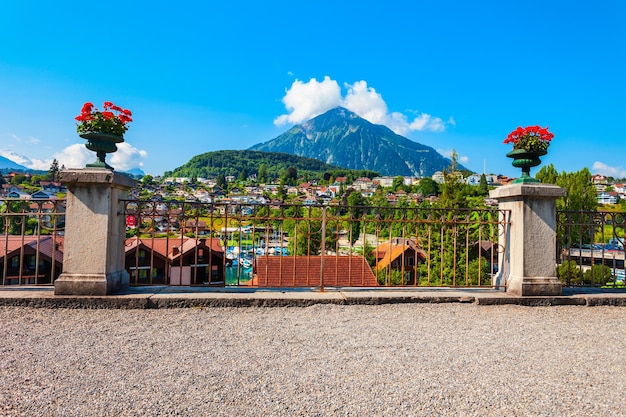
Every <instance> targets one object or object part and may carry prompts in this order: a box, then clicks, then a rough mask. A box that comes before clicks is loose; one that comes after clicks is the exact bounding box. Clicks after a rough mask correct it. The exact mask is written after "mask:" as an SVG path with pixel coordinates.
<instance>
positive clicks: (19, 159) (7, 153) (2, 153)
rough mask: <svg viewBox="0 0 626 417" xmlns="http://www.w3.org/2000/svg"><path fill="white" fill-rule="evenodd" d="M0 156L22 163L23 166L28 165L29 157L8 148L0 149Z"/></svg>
mask: <svg viewBox="0 0 626 417" xmlns="http://www.w3.org/2000/svg"><path fill="white" fill-rule="evenodd" d="M0 156H3V157H5V158H6V159H9V160H11V161H13V162H15V163H16V164H20V165H24V166H25V167H28V166H29V165H30V159H28V158H27V157H25V156H23V155H19V154H16V153H15V152H13V151H11V150H9V149H0Z"/></svg>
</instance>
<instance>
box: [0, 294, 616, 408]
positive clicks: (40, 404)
mask: <svg viewBox="0 0 626 417" xmlns="http://www.w3.org/2000/svg"><path fill="white" fill-rule="evenodd" d="M0 323H1V328H0V415H5V416H13V415H27V416H48V415H50V416H57V415H59V416H137V415H149V416H160V415H183V416H197V415H223V416H293V415H305V416H328V415H339V416H344V415H345V416H448V415H449V416H624V415H626V309H623V308H616V307H532V308H529V307H520V306H497V307H485V306H476V305H466V304H463V305H461V304H438V305H432V304H395V305H393V304H388V305H377V306H357V305H353V306H338V305H316V306H312V307H307V308H293V307H292V308H252V307H251V308H209V309H193V308H189V309H174V310H66V309H31V308H25V307H22V308H20V307H6V308H0Z"/></svg>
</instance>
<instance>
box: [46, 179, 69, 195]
mask: <svg viewBox="0 0 626 417" xmlns="http://www.w3.org/2000/svg"><path fill="white" fill-rule="evenodd" d="M39 185H40V186H41V189H42V190H44V191H46V192H48V193H52V194H55V193H64V192H66V191H67V190H66V189H65V186H64V185H63V184H62V183H60V182H56V181H39Z"/></svg>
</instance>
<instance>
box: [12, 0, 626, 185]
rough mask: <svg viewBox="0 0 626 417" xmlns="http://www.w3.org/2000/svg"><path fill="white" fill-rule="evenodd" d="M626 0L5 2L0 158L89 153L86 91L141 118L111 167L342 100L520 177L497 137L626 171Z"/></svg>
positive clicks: (170, 165)
mask: <svg viewBox="0 0 626 417" xmlns="http://www.w3.org/2000/svg"><path fill="white" fill-rule="evenodd" d="M625 19H626V2H623V1H621V0H608V1H605V2H595V3H593V4H592V3H591V2H584V3H582V4H576V3H571V2H564V1H549V0H547V1H546V0H544V1H534V0H530V1H528V0H524V1H506V2H503V1H476V2H466V1H436V2H424V1H408V0H407V1H394V0H388V1H385V2H374V1H368V0H365V1H358V2H356V1H341V0H334V1H325V0H324V1H316V2H297V1H266V2H257V1H255V2H250V1H230V2H220V3H217V2H214V1H179V2H165V1H150V2H147V1H130V2H85V1H81V2H78V1H74V0H67V1H64V2H50V1H39V0H35V1H29V2H22V1H8V2H3V3H2V5H0V37H1V39H2V42H1V43H0V155H3V156H5V157H8V158H10V159H12V160H14V161H16V162H18V163H21V164H23V165H26V166H29V167H34V168H38V169H47V168H48V167H49V166H50V162H51V160H52V159H53V158H57V159H58V160H59V161H60V162H61V163H63V164H64V165H65V166H66V167H68V168H70V167H82V166H84V164H85V163H86V162H91V161H92V160H94V159H95V155H94V154H93V153H91V152H89V151H87V150H86V149H85V147H84V140H83V139H81V138H80V137H79V136H78V135H77V133H76V125H75V121H74V117H75V116H76V115H78V113H79V112H80V108H81V107H82V104H83V103H84V102H85V101H91V102H93V103H95V104H96V106H98V107H100V106H101V105H102V102H103V101H112V102H114V103H115V104H117V105H119V106H121V107H124V108H127V109H130V110H132V111H133V118H134V122H133V123H131V124H130V125H129V130H128V132H127V133H126V135H125V139H126V142H125V143H124V144H123V146H122V147H121V148H120V151H118V152H117V153H116V154H114V155H112V156H109V157H108V158H107V161H108V162H109V163H111V165H113V166H114V167H116V169H122V170H127V169H131V168H134V167H141V169H143V170H144V171H145V172H147V173H151V174H153V175H160V174H162V173H163V172H164V171H167V170H172V169H174V168H176V167H178V166H180V165H182V164H184V163H185V162H187V161H188V160H189V159H190V158H191V157H193V156H194V155H198V154H201V153H204V152H208V151H214V150H220V149H246V148H248V147H250V146H252V145H254V144H256V143H259V142H265V141H267V140H270V139H273V138H274V137H276V136H278V135H279V134H281V133H283V132H284V131H285V130H287V129H288V128H289V127H291V126H292V125H293V124H294V123H299V122H301V121H303V120H306V119H308V118H310V117H313V116H315V115H317V114H320V113H322V112H323V111H325V110H327V109H329V108H331V107H334V106H336V105H344V106H347V107H348V108H350V109H351V110H353V111H356V112H357V113H358V114H360V115H361V116H363V117H365V118H367V119H368V120H370V121H372V122H375V123H381V124H386V125H388V126H389V127H391V128H393V129H394V130H396V131H397V132H400V133H401V134H403V135H404V136H406V137H408V138H409V139H412V140H414V141H416V142H419V143H422V144H425V145H428V146H432V147H433V148H435V149H437V150H439V151H440V152H441V153H443V154H448V153H449V152H450V151H451V150H452V149H454V150H456V152H457V153H458V154H459V156H460V158H461V162H462V163H463V164H464V165H465V166H466V167H468V168H469V169H471V170H474V171H476V172H483V170H484V169H486V171H487V173H497V174H504V175H509V176H519V175H520V172H519V170H518V169H516V168H513V167H512V166H511V160H510V159H508V158H506V156H505V154H506V153H507V152H508V151H509V150H510V146H509V145H504V144H503V143H502V141H503V140H504V138H505V137H506V136H507V134H508V133H509V132H510V131H511V130H513V129H515V128H516V127H517V126H527V125H541V126H546V125H547V126H549V127H550V130H551V131H552V132H553V133H554V134H555V138H554V140H553V142H552V145H551V146H550V149H549V153H548V155H547V156H545V157H544V158H543V161H544V164H549V163H552V164H554V166H555V167H556V169H557V170H558V171H568V172H570V171H576V170H579V169H582V168H584V167H587V168H589V169H590V170H591V171H592V172H593V173H603V174H605V175H611V176H615V177H626V158H625V156H626V124H625V123H624V121H625V119H626V79H625V78H626V25H624V21H625Z"/></svg>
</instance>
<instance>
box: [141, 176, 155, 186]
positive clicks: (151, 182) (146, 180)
mask: <svg viewBox="0 0 626 417" xmlns="http://www.w3.org/2000/svg"><path fill="white" fill-rule="evenodd" d="M141 183H142V184H143V185H154V177H153V176H152V175H150V174H146V175H144V176H143V178H142V179H141Z"/></svg>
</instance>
